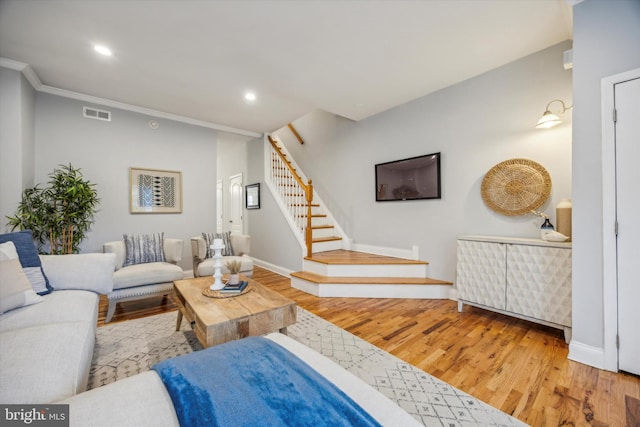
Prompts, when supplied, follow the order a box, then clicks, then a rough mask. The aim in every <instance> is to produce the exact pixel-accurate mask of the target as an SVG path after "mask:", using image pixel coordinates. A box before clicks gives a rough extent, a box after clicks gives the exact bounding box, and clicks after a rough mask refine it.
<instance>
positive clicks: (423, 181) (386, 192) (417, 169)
mask: <svg viewBox="0 0 640 427" xmlns="http://www.w3.org/2000/svg"><path fill="white" fill-rule="evenodd" d="M375 168H376V201H377V202H390V201H398V200H423V199H440V198H441V192H440V153H432V154H425V155H424V156H417V157H411V158H409V159H403V160H395V161H393V162H386V163H378V164H377V165H375Z"/></svg>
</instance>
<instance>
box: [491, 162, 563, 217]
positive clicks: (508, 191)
mask: <svg viewBox="0 0 640 427" xmlns="http://www.w3.org/2000/svg"><path fill="white" fill-rule="evenodd" d="M480 192H481V193H482V200H484V203H485V204H486V205H487V206H488V207H489V208H491V209H492V210H493V211H495V212H498V213H500V214H502V215H508V216H516V215H524V214H526V213H529V212H530V211H532V210H535V209H537V208H539V207H540V206H542V204H543V203H544V202H545V201H546V200H547V199H548V198H549V194H551V176H550V175H549V172H547V170H546V169H545V168H544V167H542V166H541V165H540V164H538V163H536V162H534V161H532V160H528V159H511V160H505V161H504V162H501V163H498V164H497V165H495V166H494V167H492V168H491V169H490V170H489V172H487V174H486V175H485V176H484V179H483V180H482V185H481V187H480Z"/></svg>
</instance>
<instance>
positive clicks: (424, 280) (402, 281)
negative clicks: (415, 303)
mask: <svg viewBox="0 0 640 427" xmlns="http://www.w3.org/2000/svg"><path fill="white" fill-rule="evenodd" d="M291 276H293V277H297V278H299V279H303V280H307V281H309V282H314V283H322V284H330V283H333V284H348V285H358V284H376V285H453V283H451V282H447V281H445V280H438V279H431V278H429V277H364V276H363V277H342V276H322V275H320V274H315V273H310V272H308V271H297V272H293V273H291Z"/></svg>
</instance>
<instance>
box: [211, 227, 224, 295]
mask: <svg viewBox="0 0 640 427" xmlns="http://www.w3.org/2000/svg"><path fill="white" fill-rule="evenodd" d="M223 249H224V243H222V239H213V245H211V250H213V257H212V258H213V259H214V264H213V279H214V280H213V284H212V285H211V286H210V287H209V289H211V290H212V291H219V290H220V289H222V288H224V283H222V270H221V268H222V261H221V260H222V250H223Z"/></svg>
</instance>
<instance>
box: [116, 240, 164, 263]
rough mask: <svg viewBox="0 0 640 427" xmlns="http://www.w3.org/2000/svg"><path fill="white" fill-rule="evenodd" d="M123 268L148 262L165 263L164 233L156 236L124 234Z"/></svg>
mask: <svg viewBox="0 0 640 427" xmlns="http://www.w3.org/2000/svg"><path fill="white" fill-rule="evenodd" d="M123 238H124V248H125V259H124V265H123V267H126V266H128V265H135V264H145V263H147V262H165V258H164V232H162V233H155V234H139V235H133V234H124V235H123Z"/></svg>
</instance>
